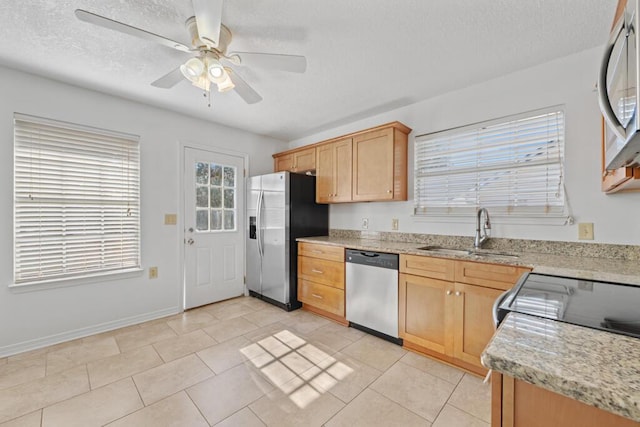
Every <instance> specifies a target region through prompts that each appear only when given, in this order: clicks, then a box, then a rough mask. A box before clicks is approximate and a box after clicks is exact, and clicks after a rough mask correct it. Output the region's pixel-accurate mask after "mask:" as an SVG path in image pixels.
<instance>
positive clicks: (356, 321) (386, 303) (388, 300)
mask: <svg viewBox="0 0 640 427" xmlns="http://www.w3.org/2000/svg"><path fill="white" fill-rule="evenodd" d="M346 270H347V272H346V273H347V281H346V288H347V289H346V299H347V303H346V305H347V313H346V314H347V315H346V317H347V320H348V321H349V324H350V326H353V327H355V328H358V329H361V330H364V331H365V332H368V333H371V334H373V335H376V336H379V337H380V338H384V339H386V340H388V341H391V342H394V343H397V344H402V340H401V339H400V338H399V337H398V255H396V254H388V253H382V252H368V251H358V250H354V249H347V265H346Z"/></svg>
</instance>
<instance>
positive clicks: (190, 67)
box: [180, 58, 204, 82]
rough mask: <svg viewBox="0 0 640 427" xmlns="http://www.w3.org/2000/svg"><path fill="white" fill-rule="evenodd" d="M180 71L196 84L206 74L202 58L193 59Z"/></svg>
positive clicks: (182, 66) (181, 67)
mask: <svg viewBox="0 0 640 427" xmlns="http://www.w3.org/2000/svg"><path fill="white" fill-rule="evenodd" d="M180 71H182V74H183V75H184V76H185V77H186V78H188V79H189V80H191V81H192V82H195V81H197V80H198V79H199V78H200V76H201V75H202V73H203V72H204V64H203V63H202V61H201V60H200V58H191V59H189V60H188V61H187V62H185V63H184V64H183V65H181V66H180Z"/></svg>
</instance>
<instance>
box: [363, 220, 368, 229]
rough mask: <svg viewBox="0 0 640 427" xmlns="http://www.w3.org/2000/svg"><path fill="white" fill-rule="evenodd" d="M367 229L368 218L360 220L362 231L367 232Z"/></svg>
mask: <svg viewBox="0 0 640 427" xmlns="http://www.w3.org/2000/svg"><path fill="white" fill-rule="evenodd" d="M368 228H369V218H362V229H363V230H367V229H368Z"/></svg>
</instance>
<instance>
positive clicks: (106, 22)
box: [75, 9, 191, 52]
mask: <svg viewBox="0 0 640 427" xmlns="http://www.w3.org/2000/svg"><path fill="white" fill-rule="evenodd" d="M75 13H76V17H77V18H78V19H79V20H81V21H84V22H89V23H90V24H94V25H98V26H99V27H104V28H108V29H110V30H115V31H119V32H121V33H125V34H129V35H131V36H135V37H139V38H141V39H145V40H149V41H152V42H156V43H160V44H162V45H164V46H168V47H171V48H173V49H178V50H181V51H183V52H190V51H191V49H190V48H189V47H188V46H185V45H183V44H182V43H178V42H177V41H174V40H171V39H168V38H166V37H162V36H159V35H157V34H154V33H150V32H149V31H145V30H141V29H140V28H136V27H132V26H131V25H127V24H123V23H122V22H118V21H114V20H113V19H109V18H105V17H104V16H100V15H96V14H95V13H91V12H87V11H86V10H82V9H76V12H75Z"/></svg>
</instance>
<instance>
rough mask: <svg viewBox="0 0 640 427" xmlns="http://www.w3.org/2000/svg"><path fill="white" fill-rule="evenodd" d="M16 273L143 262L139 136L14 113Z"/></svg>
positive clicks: (75, 273)
mask: <svg viewBox="0 0 640 427" xmlns="http://www.w3.org/2000/svg"><path fill="white" fill-rule="evenodd" d="M14 245H15V246H14V281H15V284H17V285H19V284H29V283H37V282H43V281H50V280H56V279H67V278H75V277H82V276H92V275H98V274H105V273H113V272H122V271H128V270H132V269H136V268H139V267H140V150H139V142H138V137H137V136H133V135H126V134H121V133H116V132H111V131H106V130H101V129H95V128H90V127H85V126H79V125H74V124H70V123H64V122H56V121H53V120H47V119H42V118H37V117H32V116H26V115H21V114H15V115H14Z"/></svg>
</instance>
